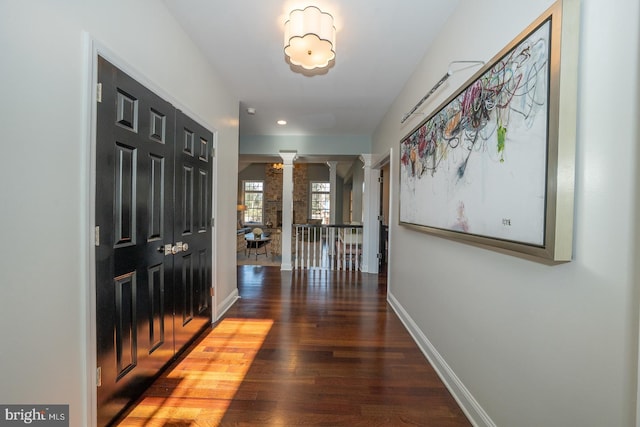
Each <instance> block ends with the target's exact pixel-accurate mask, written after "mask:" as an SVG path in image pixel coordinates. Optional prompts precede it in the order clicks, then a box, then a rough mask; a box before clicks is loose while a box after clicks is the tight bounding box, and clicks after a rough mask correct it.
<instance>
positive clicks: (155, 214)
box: [96, 58, 175, 425]
mask: <svg viewBox="0 0 640 427" xmlns="http://www.w3.org/2000/svg"><path fill="white" fill-rule="evenodd" d="M98 81H99V82H100V83H101V84H102V102H100V103H98V105H97V127H96V140H97V142H96V225H97V226H99V227H100V245H99V246H98V247H96V324H97V325H96V328H97V330H96V345H97V359H98V360H97V362H98V366H99V367H100V369H101V383H102V384H101V386H100V387H99V388H98V393H97V396H98V402H97V403H98V424H99V425H104V424H106V423H108V421H109V420H111V419H112V418H113V417H114V416H116V415H117V414H118V412H120V411H121V410H122V409H123V408H124V407H125V405H127V404H128V403H129V402H130V401H131V400H132V399H134V398H135V397H136V396H137V395H138V394H139V393H140V392H141V391H142V389H143V387H144V386H145V385H146V383H147V381H149V380H150V379H151V378H152V377H153V376H154V375H155V374H156V373H157V372H158V370H159V369H160V368H161V367H162V366H164V365H165V364H166V363H167V362H168V361H169V360H171V358H172V357H173V356H174V352H175V348H174V343H173V295H172V293H173V290H172V287H171V285H170V284H172V283H173V274H174V272H173V262H172V260H171V256H165V255H164V253H163V252H161V251H159V248H160V247H161V246H163V245H164V244H169V243H172V242H173V240H172V239H173V225H174V224H173V223H174V218H173V163H174V144H173V141H172V139H173V135H174V133H175V127H174V123H175V122H174V115H175V109H174V108H173V106H172V105H171V104H169V103H167V102H165V101H164V100H162V99H161V98H159V97H158V96H156V95H154V94H153V93H152V92H150V91H149V90H147V89H146V88H145V87H143V86H142V85H140V84H139V83H137V82H136V81H135V80H133V79H132V78H130V77H129V76H127V75H126V74H125V73H123V72H122V71H120V70H118V69H117V68H115V67H114V66H113V65H111V64H110V63H108V62H107V61H105V60H104V59H102V58H99V61H98Z"/></svg>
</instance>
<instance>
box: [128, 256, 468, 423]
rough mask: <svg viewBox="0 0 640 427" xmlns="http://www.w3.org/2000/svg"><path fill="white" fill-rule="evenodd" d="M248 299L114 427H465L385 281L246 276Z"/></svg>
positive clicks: (249, 272)
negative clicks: (391, 302) (390, 297)
mask: <svg viewBox="0 0 640 427" xmlns="http://www.w3.org/2000/svg"><path fill="white" fill-rule="evenodd" d="M238 288H239V292H240V296H241V299H240V300H239V301H238V302H237V303H236V304H235V305H234V306H233V307H232V308H231V309H230V310H229V311H228V312H227V314H226V315H225V317H224V318H223V319H222V320H221V321H220V322H219V323H218V325H217V326H216V327H215V328H213V329H208V330H207V331H206V332H205V334H204V336H203V337H202V338H201V339H200V340H199V341H198V342H196V343H195V344H193V345H192V346H191V348H190V349H189V351H188V352H187V353H186V356H185V357H183V358H182V359H181V360H178V361H176V362H175V363H174V364H173V365H172V366H171V367H170V368H169V369H168V370H167V371H166V372H165V373H163V374H162V375H161V377H160V378H158V379H157V380H156V382H155V383H154V384H153V385H152V386H151V387H150V388H149V389H148V390H147V391H146V392H145V394H144V396H142V398H141V399H140V400H139V402H138V404H137V406H135V407H134V408H133V409H132V410H131V411H130V412H129V414H128V415H127V416H126V417H125V418H124V419H123V420H122V421H121V422H120V424H118V425H119V426H167V425H171V426H218V425H233V426H254V425H255V426H294V425H323V426H374V425H375V426H402V425H411V426H437V427H446V426H468V425H470V424H469V422H468V421H467V419H466V418H465V416H464V414H463V413H462V411H461V410H460V409H459V407H458V405H457V404H456V402H455V400H454V399H453V398H452V397H451V395H450V394H449V392H448V391H447V389H446V388H445V387H444V386H443V384H442V382H441V381H440V380H439V378H438V376H437V375H436V373H435V372H434V370H433V369H432V368H431V367H430V365H429V364H428V362H427V361H426V359H425V357H424V356H423V354H422V353H421V352H420V350H419V349H418V348H417V346H416V345H415V343H414V341H413V340H412V339H411V337H410V336H409V334H408V333H407V331H406V330H405V328H404V326H403V325H402V324H401V322H400V321H399V320H398V318H397V316H396V315H395V313H394V312H393V311H392V310H391V309H390V308H389V307H388V305H387V303H386V283H385V277H383V276H376V275H371V274H360V273H355V272H331V271H321V270H315V271H314V270H311V271H308V272H294V273H291V272H281V271H280V270H279V268H277V267H264V266H239V267H238Z"/></svg>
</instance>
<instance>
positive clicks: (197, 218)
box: [174, 111, 213, 347]
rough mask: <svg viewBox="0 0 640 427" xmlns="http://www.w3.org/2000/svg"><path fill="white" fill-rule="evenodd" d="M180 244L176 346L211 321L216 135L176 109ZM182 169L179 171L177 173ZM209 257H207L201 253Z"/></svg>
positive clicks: (177, 264)
mask: <svg viewBox="0 0 640 427" xmlns="http://www.w3.org/2000/svg"><path fill="white" fill-rule="evenodd" d="M176 135H177V137H176V138H177V141H178V143H177V146H178V147H179V149H178V150H176V183H175V189H176V196H175V198H176V204H177V205H178V206H177V209H176V217H175V221H176V227H175V229H176V230H180V234H179V235H176V240H178V241H180V242H182V243H183V245H184V244H186V246H183V248H186V249H184V250H183V252H181V253H180V254H179V255H180V256H176V257H175V265H174V268H175V270H176V273H177V276H176V277H177V283H176V292H177V295H176V303H177V304H178V305H176V322H175V324H174V327H175V329H174V332H175V340H176V347H180V346H183V345H184V344H185V343H186V342H187V341H188V340H189V337H190V336H193V333H194V331H197V330H200V329H201V328H202V327H203V325H205V324H206V323H208V322H209V321H210V319H211V297H210V293H209V289H210V288H211V226H210V218H211V196H210V194H211V193H210V188H209V179H210V177H211V162H210V156H211V153H210V149H211V148H210V147H211V146H212V142H213V133H211V132H210V131H208V130H207V129H206V128H204V127H203V126H201V125H200V124H198V123H197V122H195V121H194V120H192V119H190V118H189V117H188V116H186V115H184V114H183V113H182V112H180V111H178V112H177V114H176ZM178 171H179V172H178ZM203 253H204V254H205V256H203V255H202V254H203Z"/></svg>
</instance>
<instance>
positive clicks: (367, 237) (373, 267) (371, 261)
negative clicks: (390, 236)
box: [360, 154, 380, 273]
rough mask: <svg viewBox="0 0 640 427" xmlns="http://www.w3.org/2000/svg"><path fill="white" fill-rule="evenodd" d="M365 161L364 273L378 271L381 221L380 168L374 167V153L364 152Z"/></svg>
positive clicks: (363, 199) (363, 202) (363, 210)
mask: <svg viewBox="0 0 640 427" xmlns="http://www.w3.org/2000/svg"><path fill="white" fill-rule="evenodd" d="M360 159H361V160H362V163H364V166H363V170H364V192H363V194H362V264H361V266H360V269H361V270H362V272H363V273H377V272H378V245H379V240H380V239H379V234H380V230H379V223H378V212H377V211H376V208H377V207H378V206H379V200H380V183H379V182H378V178H380V170H378V169H373V168H372V167H371V166H372V162H373V155H372V154H362V155H361V156H360Z"/></svg>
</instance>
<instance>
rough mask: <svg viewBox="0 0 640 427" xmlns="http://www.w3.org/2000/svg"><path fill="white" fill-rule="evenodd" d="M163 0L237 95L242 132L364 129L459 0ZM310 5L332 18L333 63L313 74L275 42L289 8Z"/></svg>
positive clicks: (366, 130) (279, 39)
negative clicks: (295, 63)
mask: <svg viewBox="0 0 640 427" xmlns="http://www.w3.org/2000/svg"><path fill="white" fill-rule="evenodd" d="M164 1H165V3H166V5H167V7H168V8H169V11H170V12H171V13H172V14H173V15H174V16H175V18H176V19H177V20H178V22H180V24H181V25H182V26H183V28H184V29H185V31H186V32H187V33H188V34H189V36H190V37H191V38H192V39H193V40H194V42H195V43H196V44H197V45H198V46H199V47H200V49H202V51H203V52H204V54H205V55H206V56H207V58H208V59H209V61H210V62H211V64H212V65H213V67H214V68H215V69H216V70H217V71H218V73H219V75H220V76H221V78H222V79H223V81H225V82H226V83H227V85H228V86H229V89H230V91H231V93H233V94H236V95H237V96H238V98H239V99H240V134H241V135H372V134H373V132H374V130H375V127H376V126H377V124H378V123H379V122H380V120H381V119H382V117H383V115H384V114H385V112H386V111H387V110H388V108H389V107H390V105H391V103H392V102H393V100H394V99H395V97H396V96H397V95H398V93H399V92H400V90H401V89H402V87H403V86H404V84H405V83H406V81H407V80H408V78H409V77H410V75H411V73H412V72H413V70H414V69H415V68H416V66H417V65H418V63H419V62H420V60H421V59H422V57H423V56H424V54H425V52H426V51H427V49H428V48H429V46H430V44H431V43H432V40H433V38H434V36H435V35H436V34H437V33H438V32H439V31H440V29H441V28H442V26H443V25H444V24H445V22H446V20H447V18H448V16H449V15H450V13H451V12H452V11H453V9H454V8H455V7H456V6H457V4H458V2H459V0H342V1H340V0H309V1H299V0H164ZM308 5H315V6H318V7H319V8H320V9H321V10H322V11H324V12H328V13H330V14H332V15H333V17H334V22H335V25H336V60H335V63H334V64H332V66H331V67H330V68H328V69H325V70H323V71H322V72H320V73H316V74H315V75H309V74H308V75H305V74H302V73H301V72H300V71H301V69H300V68H298V67H295V68H292V66H291V65H289V63H287V61H286V60H285V56H284V51H283V38H284V35H283V26H284V22H285V21H286V18H287V12H288V11H290V10H293V9H296V8H304V7H305V6H308ZM422 95H423V94H416V102H417V101H418V100H419V99H420V98H421V97H422ZM247 107H253V108H255V109H256V113H255V115H253V116H251V115H248V114H247V112H246V108H247ZM278 119H285V120H287V122H288V124H287V125H286V126H279V125H277V124H276V121H277V120H278ZM398 120H400V118H398Z"/></svg>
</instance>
